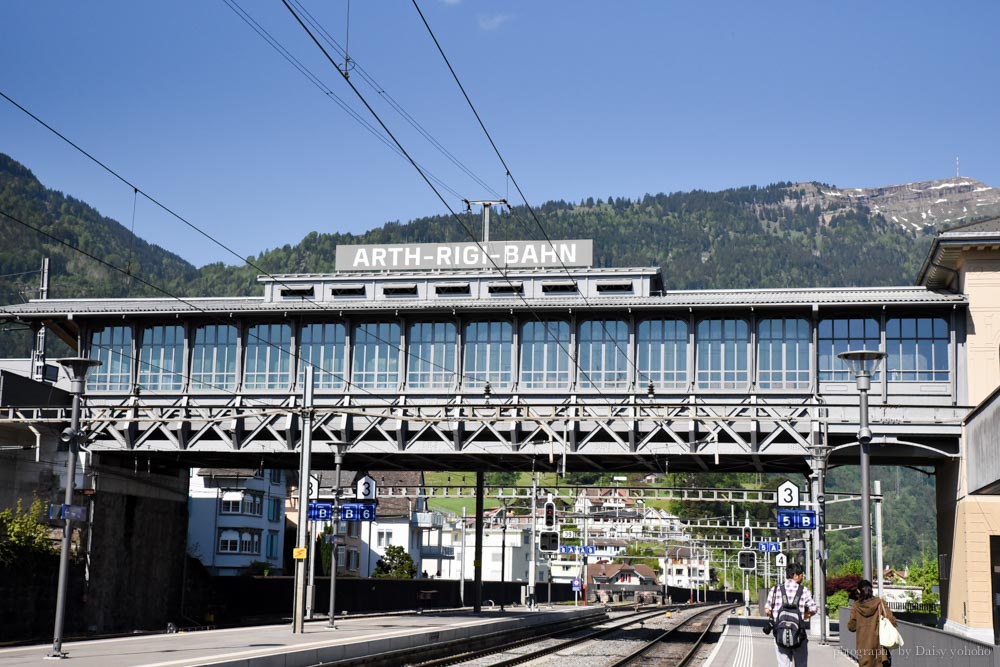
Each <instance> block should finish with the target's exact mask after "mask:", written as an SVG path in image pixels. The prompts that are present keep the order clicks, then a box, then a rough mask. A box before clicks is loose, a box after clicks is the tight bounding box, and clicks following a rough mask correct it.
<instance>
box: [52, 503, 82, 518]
mask: <svg viewBox="0 0 1000 667" xmlns="http://www.w3.org/2000/svg"><path fill="white" fill-rule="evenodd" d="M49 518H50V519H68V520H70V521H86V520H87V507H86V506H85V505H55V504H50V505H49Z"/></svg>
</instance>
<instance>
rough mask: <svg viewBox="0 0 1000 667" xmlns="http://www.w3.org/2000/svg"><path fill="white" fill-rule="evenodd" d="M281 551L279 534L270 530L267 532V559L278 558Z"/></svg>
mask: <svg viewBox="0 0 1000 667" xmlns="http://www.w3.org/2000/svg"><path fill="white" fill-rule="evenodd" d="M279 551H280V549H279V543H278V533H277V532H276V531H273V530H269V531H268V532H267V553H266V556H267V558H269V559H273V558H277V557H278V552H279Z"/></svg>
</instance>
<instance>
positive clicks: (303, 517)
mask: <svg viewBox="0 0 1000 667" xmlns="http://www.w3.org/2000/svg"><path fill="white" fill-rule="evenodd" d="M303 394H304V396H303V401H302V402H303V406H304V408H305V410H304V411H303V413H302V444H301V447H300V449H299V525H298V532H297V535H296V538H295V544H296V545H297V546H298V547H300V548H306V549H308V546H307V543H306V540H307V538H306V527H307V523H308V521H309V478H310V476H311V470H310V467H311V465H312V408H313V367H312V366H306V376H305V385H304V387H303ZM305 597H306V559H305V558H298V559H296V560H295V601H294V605H293V611H292V632H293V633H295V632H302V631H303V626H304V623H305V613H304V607H305Z"/></svg>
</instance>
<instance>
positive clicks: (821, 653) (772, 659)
mask: <svg viewBox="0 0 1000 667" xmlns="http://www.w3.org/2000/svg"><path fill="white" fill-rule="evenodd" d="M758 620H759V623H755V620H754V619H752V618H749V619H748V618H745V617H737V618H731V619H730V620H729V624H728V625H726V629H725V631H724V632H723V635H722V639H720V640H719V643H718V645H717V646H716V647H715V650H714V651H713V652H712V655H711V656H710V657H709V658H708V660H707V661H706V662H705V664H704V665H703V666H702V667H777V664H778V657H777V654H776V653H775V650H774V638H773V637H772V636H771V635H765V634H764V632H763V631H762V630H761V629H760V623H763V620H764V619H758ZM0 664H2V663H0ZM809 664H810V665H813V666H814V667H852V666H854V667H857V664H858V663H856V662H854V661H853V660H851V659H850V658H849V657H847V656H846V655H844V654H843V653H842V652H841V651H840V645H839V644H837V643H836V640H834V641H833V642H832V643H828V644H820V643H819V642H818V641H816V640H815V639H810V640H809Z"/></svg>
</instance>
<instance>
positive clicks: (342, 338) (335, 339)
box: [299, 322, 347, 390]
mask: <svg viewBox="0 0 1000 667" xmlns="http://www.w3.org/2000/svg"><path fill="white" fill-rule="evenodd" d="M299 336H300V339H301V340H300V341H299V384H302V383H303V382H304V381H305V368H306V366H312V367H313V383H314V386H315V388H316V389H334V390H336V389H343V388H344V387H345V385H346V378H345V377H344V361H345V359H346V356H347V355H346V353H347V327H346V326H344V324H343V323H341V322H313V323H309V324H303V325H302V329H301V331H300V334H299Z"/></svg>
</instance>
